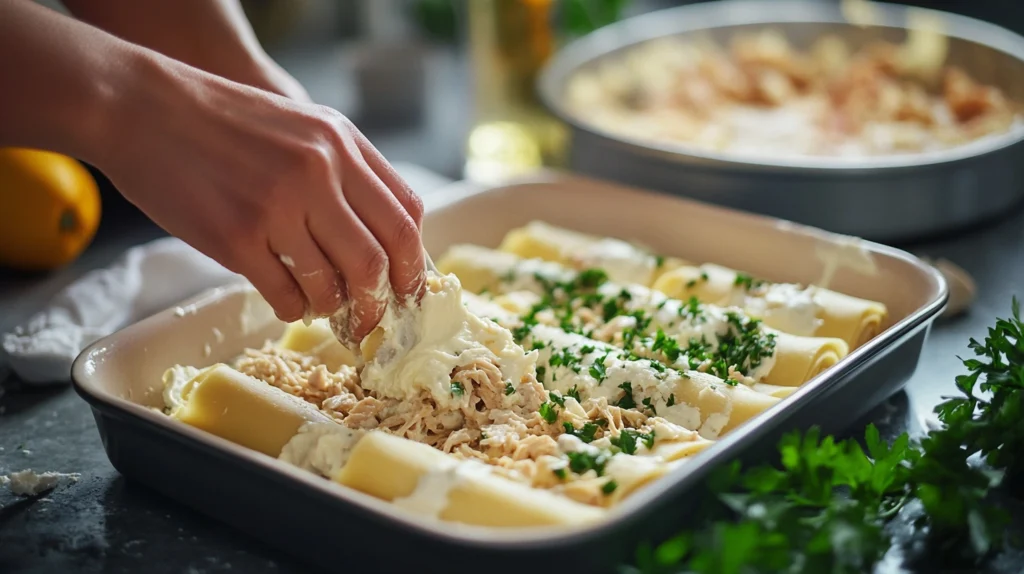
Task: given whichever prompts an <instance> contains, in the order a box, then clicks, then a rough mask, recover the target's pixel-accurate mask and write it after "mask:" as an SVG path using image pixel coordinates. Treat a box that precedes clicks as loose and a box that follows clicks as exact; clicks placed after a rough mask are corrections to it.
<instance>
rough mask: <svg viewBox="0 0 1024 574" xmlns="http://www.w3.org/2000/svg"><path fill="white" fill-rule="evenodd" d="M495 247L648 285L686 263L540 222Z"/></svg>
mask: <svg viewBox="0 0 1024 574" xmlns="http://www.w3.org/2000/svg"><path fill="white" fill-rule="evenodd" d="M498 250H499V251H504V252H507V253H513V254H515V255H518V256H519V257H522V258H524V259H534V258H536V259H543V260H545V261H553V262H556V263H560V264H562V265H565V266H566V267H570V268H572V269H576V270H583V269H588V268H595V267H596V268H601V269H604V271H605V272H606V273H608V276H609V277H611V278H612V280H613V281H616V282H619V283H636V284H638V285H644V286H648V287H649V286H651V285H652V284H653V283H654V281H655V280H656V279H657V278H658V277H659V276H660V275H661V274H663V273H665V272H667V271H670V270H672V269H675V268H676V267H680V266H682V265H686V264H687V263H686V262H685V261H683V260H681V259H677V258H661V257H658V256H656V255H655V254H653V253H651V252H650V251H649V250H647V249H644V248H642V247H640V246H638V245H636V244H634V243H630V242H628V241H625V240H622V239H616V238H611V237H597V236H593V235H588V234H585V233H580V232H577V231H571V230H569V229H564V228H561V227H556V226H554V225H550V224H548V223H544V222H542V221H531V222H530V223H528V224H527V225H525V226H523V227H520V228H517V229H513V230H511V231H509V232H508V233H507V234H506V235H505V238H504V239H503V240H502V242H501V245H500V246H499V247H498Z"/></svg>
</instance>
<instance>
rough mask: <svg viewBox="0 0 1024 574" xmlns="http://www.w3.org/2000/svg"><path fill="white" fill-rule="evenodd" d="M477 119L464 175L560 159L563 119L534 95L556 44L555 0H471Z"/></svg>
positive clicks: (494, 177)
mask: <svg viewBox="0 0 1024 574" xmlns="http://www.w3.org/2000/svg"><path fill="white" fill-rule="evenodd" d="M466 4H468V19H467V20H468V25H469V51H470V60H471V63H472V64H471V65H472V74H473V79H474V84H475V85H474V92H475V94H474V104H475V110H474V118H475V121H474V124H473V127H472V129H471V130H470V133H469V137H468V140H467V145H466V165H465V173H464V175H465V177H466V178H468V179H472V180H476V181H481V182H496V181H500V180H502V179H504V178H506V177H510V176H515V175H517V174H520V173H525V172H528V171H532V170H535V169H537V168H540V167H542V166H553V167H558V166H561V165H563V157H562V156H563V154H564V150H565V145H564V140H565V137H566V130H565V126H564V125H562V123H561V122H559V121H558V120H557V119H555V118H554V117H553V116H552V115H551V114H549V113H548V112H547V111H546V110H545V109H544V106H543V105H542V104H541V103H540V101H539V99H538V97H537V95H536V88H535V85H536V80H537V75H538V73H539V72H540V70H541V68H542V67H543V66H544V64H545V63H546V62H547V61H548V59H549V58H550V57H551V55H552V54H553V53H554V51H555V49H556V42H557V39H556V35H555V29H554V17H555V14H554V8H555V4H556V1H555V0H468V1H467V2H466Z"/></svg>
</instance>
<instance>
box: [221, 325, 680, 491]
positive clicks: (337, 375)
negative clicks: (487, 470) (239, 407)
mask: <svg viewBox="0 0 1024 574" xmlns="http://www.w3.org/2000/svg"><path fill="white" fill-rule="evenodd" d="M236 367H237V368H238V369H239V370H240V371H241V372H243V373H246V374H248V375H251V376H253V377H255V378H257V379H259V380H262V381H264V382H266V383H267V384H270V385H273V386H275V387H278V388H280V389H282V390H284V391H286V392H288V393H290V394H292V395H295V396H296V397H300V398H302V399H303V400H306V401H308V402H310V403H313V404H315V405H317V406H318V407H319V408H320V409H321V410H322V411H323V412H325V413H327V414H329V415H330V416H332V417H333V418H335V419H336V420H337V421H339V422H340V423H342V424H344V425H346V426H348V427H350V428H356V429H367V430H369V429H376V430H382V431H385V432H388V433H392V434H395V435H398V436H402V437H405V438H408V439H411V440H415V441H417V442H421V443H424V444H428V445H431V446H433V447H435V448H437V449H439V450H441V451H443V452H446V453H450V454H452V455H453V456H455V457H457V458H462V459H473V460H478V461H482V462H485V463H487V464H490V465H492V466H493V467H494V470H495V472H497V473H498V474H500V475H502V476H505V477H507V478H510V479H512V480H517V481H521V482H524V483H527V484H530V485H531V486H533V487H536V488H544V489H552V490H554V491H556V492H560V493H562V494H564V495H565V496H568V497H570V498H572V499H573V500H577V501H579V502H583V503H586V504H595V505H606V504H608V497H607V495H605V494H604V493H603V492H602V487H603V486H604V484H605V482H607V478H600V477H598V476H597V475H596V474H595V473H594V472H593V471H590V472H587V473H584V474H575V473H566V472H560V470H562V469H564V468H565V466H566V461H565V458H564V456H563V453H562V451H561V450H560V449H559V444H558V442H557V440H556V439H557V437H558V436H559V435H561V434H562V433H564V432H565V426H564V423H570V424H571V425H572V427H573V428H582V427H583V425H584V424H586V423H588V422H593V423H599V424H598V425H597V430H596V431H595V433H594V435H593V437H592V438H593V440H594V442H595V443H601V442H602V441H603V442H604V443H607V442H608V438H609V437H612V436H617V435H618V434H619V433H621V432H622V431H623V430H624V429H635V430H637V431H639V432H643V433H650V432H652V429H653V428H654V424H655V423H656V422H657V421H661V423H662V424H667V425H668V424H670V423H668V422H667V421H663V420H662V419H657V418H655V417H648V416H647V415H646V414H644V413H641V412H639V411H636V410H632V409H623V408H620V407H616V406H613V405H609V404H608V400H607V399H605V398H590V399H586V400H584V401H583V402H582V404H581V403H579V402H577V401H576V400H575V399H574V398H572V397H564V398H563V400H564V403H565V408H564V409H561V410H560V411H559V413H558V419H557V420H555V421H554V422H549V421H547V420H545V419H544V418H543V417H542V416H541V415H540V413H539V409H540V406H541V404H542V403H544V402H545V401H547V400H548V396H549V394H548V391H547V390H545V389H544V387H543V386H542V385H541V384H540V383H539V382H537V380H536V378H535V377H533V376H531V377H529V378H528V380H525V381H522V382H520V384H519V385H518V386H517V387H515V390H514V392H508V391H507V387H506V384H505V381H504V378H503V376H502V372H501V369H500V368H499V366H498V365H496V364H495V363H494V362H492V361H490V360H486V359H478V360H476V361H474V362H472V363H470V364H468V365H465V366H462V367H459V368H457V369H455V370H454V371H453V372H452V374H451V380H452V383H453V385H457V387H458V388H460V389H462V393H463V396H462V398H463V399H464V400H462V401H461V402H457V403H456V406H455V407H449V408H441V407H439V406H438V404H436V402H435V401H434V400H433V399H432V398H431V397H430V396H429V395H428V394H427V393H426V392H424V394H422V395H421V396H420V397H419V398H418V399H417V400H414V401H399V400H396V399H391V398H383V399H382V398H378V397H375V396H373V393H371V392H369V391H367V390H365V389H363V388H362V387H360V386H359V376H358V373H357V372H356V371H355V369H353V368H352V367H347V366H343V367H341V368H339V369H338V371H337V372H334V373H332V372H330V371H328V370H327V368H326V367H325V366H324V365H323V364H321V363H320V362H319V361H318V360H317V359H316V358H314V357H312V356H307V355H303V354H300V353H295V352H293V351H288V350H284V349H280V348H276V347H274V346H273V345H272V344H267V345H266V346H264V347H263V348H262V349H259V350H256V349H248V350H246V351H245V354H244V355H243V356H242V357H241V358H240V359H239V360H238V361H237V363H236ZM686 432H689V431H686ZM680 437H681V438H677V439H672V437H665V438H666V439H668V440H695V438H696V437H697V435H696V433H692V434H690V435H682V434H681V435H680Z"/></svg>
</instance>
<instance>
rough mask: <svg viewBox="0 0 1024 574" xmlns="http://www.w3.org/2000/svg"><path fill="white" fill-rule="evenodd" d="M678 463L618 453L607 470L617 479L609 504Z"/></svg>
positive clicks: (607, 472)
mask: <svg viewBox="0 0 1024 574" xmlns="http://www.w3.org/2000/svg"><path fill="white" fill-rule="evenodd" d="M677 464H678V463H671V462H666V461H664V460H661V459H658V458H646V457H637V456H630V455H627V454H616V455H614V456H612V458H611V460H610V461H608V465H607V466H606V467H605V472H606V474H607V475H608V476H610V477H611V479H612V480H614V481H615V485H616V486H615V490H614V491H613V492H612V493H611V495H610V496H609V497H608V498H609V500H608V502H609V504H611V505H615V504H618V503H619V502H622V501H623V500H625V499H626V498H627V497H628V496H629V495H631V494H633V493H634V492H636V491H637V490H639V489H640V488H643V487H644V486H647V485H648V484H650V483H652V482H654V481H655V480H657V479H659V478H661V477H663V476H665V475H666V474H668V473H669V472H670V471H671V470H672V469H673V468H675V466H676V465H677Z"/></svg>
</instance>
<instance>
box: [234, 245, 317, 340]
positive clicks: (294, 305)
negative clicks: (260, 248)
mask: <svg viewBox="0 0 1024 574" xmlns="http://www.w3.org/2000/svg"><path fill="white" fill-rule="evenodd" d="M247 259H249V260H250V261H252V263H251V264H250V265H249V266H248V269H242V270H240V271H239V272H241V273H242V274H243V275H245V276H246V277H247V278H248V279H249V282H250V283H252V285H253V287H255V288H256V290H257V291H259V293H260V295H262V296H263V298H264V299H266V301H267V303H269V304H270V306H271V307H273V309H274V314H276V315H277V318H278V319H280V320H282V321H284V322H286V323H291V322H293V321H298V320H299V319H301V318H302V314H303V313H304V311H305V308H306V298H305V297H304V296H303V294H302V289H301V288H300V287H299V284H298V283H296V282H295V279H294V278H292V274H291V273H289V272H288V269H286V268H285V266H284V264H283V263H281V261H280V260H279V259H278V257H277V255H276V254H274V253H273V252H271V251H270V249H269V248H268V249H267V250H266V251H265V252H263V253H261V254H259V255H258V256H257V257H255V258H247Z"/></svg>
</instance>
